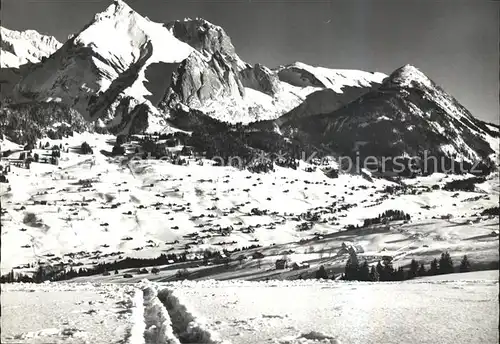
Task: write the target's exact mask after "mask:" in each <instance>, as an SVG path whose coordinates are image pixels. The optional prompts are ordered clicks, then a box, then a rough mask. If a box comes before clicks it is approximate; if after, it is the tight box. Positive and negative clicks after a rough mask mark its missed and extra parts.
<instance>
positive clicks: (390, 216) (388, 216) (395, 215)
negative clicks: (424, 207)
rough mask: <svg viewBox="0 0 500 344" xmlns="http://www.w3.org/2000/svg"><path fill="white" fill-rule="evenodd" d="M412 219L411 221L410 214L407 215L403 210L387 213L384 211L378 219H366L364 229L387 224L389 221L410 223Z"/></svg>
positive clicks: (390, 210)
mask: <svg viewBox="0 0 500 344" xmlns="http://www.w3.org/2000/svg"><path fill="white" fill-rule="evenodd" d="M410 219H411V216H410V214H406V213H405V212H404V211H402V210H392V209H389V210H387V211H384V212H383V213H382V214H379V215H378V217H375V218H371V219H365V221H364V223H363V227H367V226H370V225H374V224H380V223H387V222H389V221H398V220H406V221H409V220H410Z"/></svg>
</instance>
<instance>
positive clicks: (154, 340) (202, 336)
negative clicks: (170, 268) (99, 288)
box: [129, 282, 228, 344]
mask: <svg viewBox="0 0 500 344" xmlns="http://www.w3.org/2000/svg"><path fill="white" fill-rule="evenodd" d="M141 289H142V295H141V296H142V299H143V307H139V308H141V309H142V312H143V318H144V320H143V322H144V324H143V329H144V331H143V334H144V335H143V338H142V340H140V341H139V339H138V338H137V336H136V337H135V338H134V340H135V341H132V340H129V344H160V343H161V344H223V343H224V344H228V342H227V341H222V340H220V339H219V336H218V335H217V334H216V333H215V332H213V331H211V330H209V329H208V328H207V327H206V325H205V324H203V323H202V322H200V321H199V319H197V317H196V316H195V315H193V313H191V312H190V311H189V310H188V309H187V308H186V306H184V305H183V304H182V303H181V302H180V301H179V299H178V298H177V297H176V296H175V295H174V293H173V291H172V290H170V289H168V288H164V289H160V290H158V289H157V287H156V286H155V285H154V284H152V283H147V282H146V283H144V284H143V285H142V287H141ZM139 294H140V293H139ZM139 313H140V312H139ZM137 320H138V319H137ZM134 327H135V326H134ZM132 332H133V331H132ZM132 337H133V336H131V338H130V339H132Z"/></svg>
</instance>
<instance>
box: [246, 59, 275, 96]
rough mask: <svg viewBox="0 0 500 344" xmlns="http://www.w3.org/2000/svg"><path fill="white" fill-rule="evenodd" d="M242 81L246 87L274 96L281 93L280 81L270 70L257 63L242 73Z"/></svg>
mask: <svg viewBox="0 0 500 344" xmlns="http://www.w3.org/2000/svg"><path fill="white" fill-rule="evenodd" d="M240 79H241V82H242V84H243V86H244V87H248V88H251V89H254V90H256V91H260V92H262V93H265V94H267V95H270V96H273V95H274V94H276V93H277V92H278V91H279V80H278V77H277V76H276V74H274V73H273V72H272V71H271V70H270V69H269V68H267V67H265V66H263V65H261V64H259V63H257V64H256V65H255V66H253V67H251V66H247V68H245V69H243V70H241V71H240Z"/></svg>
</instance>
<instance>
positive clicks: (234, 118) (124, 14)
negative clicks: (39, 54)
mask: <svg viewBox="0 0 500 344" xmlns="http://www.w3.org/2000/svg"><path fill="white" fill-rule="evenodd" d="M104 33H105V34H104ZM2 73H3V74H4V73H6V71H4V70H3V71H2ZM18 74H19V73H18ZM20 74H21V75H20V77H21V79H22V80H21V81H20V82H19V83H17V85H16V86H15V88H14V91H15V92H14V95H13V98H14V102H24V101H31V102H33V101H35V102H39V101H54V102H63V103H64V104H66V105H68V106H71V107H72V108H73V109H75V110H76V111H78V112H79V113H80V114H81V115H83V116H84V117H85V118H86V119H87V120H89V121H98V123H99V125H100V126H101V127H102V126H104V127H106V128H108V129H110V130H111V131H112V132H115V133H119V132H130V133H137V132H141V131H144V130H146V131H149V132H153V131H164V130H167V129H168V126H166V122H165V120H168V118H169V114H170V112H171V111H172V110H173V109H176V107H177V106H178V105H182V106H183V107H188V108H191V109H193V110H199V111H201V112H203V113H205V114H207V115H209V116H210V117H212V118H215V119H218V120H220V121H224V122H229V123H237V122H242V123H249V122H254V121H257V120H265V119H274V118H277V117H279V116H281V115H283V114H284V113H287V112H288V111H290V110H291V109H293V108H295V107H296V106H298V105H299V104H301V103H302V102H303V101H304V100H305V98H306V97H307V95H309V94H310V93H312V92H315V91H318V90H324V89H328V90H331V91H330V93H331V92H334V94H335V96H336V98H337V99H338V100H336V102H340V103H342V104H343V103H347V102H348V101H350V100H352V98H353V97H352V95H351V94H347V95H346V94H344V91H343V90H344V89H345V88H356V89H357V90H358V91H359V93H360V94H361V93H363V92H364V91H365V88H367V87H368V88H369V87H371V85H372V84H377V83H379V82H380V81H381V79H383V77H384V76H385V75H383V74H381V73H375V74H373V73H368V72H362V71H344V70H331V69H326V68H320V67H312V66H308V65H306V64H303V63H295V64H293V65H290V66H286V67H280V68H278V69H277V70H271V69H269V68H267V67H265V66H262V65H260V64H256V65H254V66H251V65H250V64H248V63H245V62H244V61H243V60H242V59H241V58H240V57H239V56H238V55H237V54H236V52H235V48H234V46H233V45H232V43H231V39H230V37H229V36H228V35H227V33H226V32H225V31H224V29H222V28H221V27H219V26H216V25H214V24H212V23H210V22H208V21H206V20H204V19H201V18H196V19H184V20H183V21H175V22H172V23H168V24H160V23H154V22H152V21H150V20H149V19H147V18H145V17H143V16H141V15H140V14H138V13H137V12H135V11H134V10H133V9H131V8H130V7H129V6H128V5H127V4H126V3H125V2H123V1H120V0H117V1H114V2H113V4H112V5H111V6H109V7H108V8H107V9H106V10H105V11H104V12H102V13H99V14H97V15H96V16H95V18H94V19H93V20H92V21H91V22H90V23H89V24H88V25H86V27H85V28H83V29H82V30H81V31H80V32H78V33H76V34H75V35H73V36H72V37H71V38H70V39H69V40H68V41H67V42H66V43H65V44H64V45H63V46H62V47H60V49H59V50H57V52H56V53H54V54H53V56H51V57H50V58H47V59H45V60H44V61H42V62H40V63H38V64H36V65H34V66H33V67H32V68H30V69H29V70H26V71H23V72H22V73H20ZM302 74H304V75H305V74H307V75H308V76H310V79H311V80H312V81H311V82H302V83H301V82H299V81H298V80H300V78H301V76H300V75H302ZM13 79H15V78H13ZM315 80H321V81H315ZM9 96H10V94H9ZM328 109H331V107H329V108H328Z"/></svg>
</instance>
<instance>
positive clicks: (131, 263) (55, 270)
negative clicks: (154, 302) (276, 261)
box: [0, 245, 260, 283]
mask: <svg viewBox="0 0 500 344" xmlns="http://www.w3.org/2000/svg"><path fill="white" fill-rule="evenodd" d="M258 247H260V245H251V246H248V247H242V248H236V249H234V250H228V249H223V250H222V252H220V251H216V250H204V251H202V252H200V254H199V255H197V256H196V258H195V259H193V261H199V260H202V261H203V263H204V264H207V263H208V262H209V261H216V262H219V263H226V260H228V258H226V257H229V256H230V255H231V253H234V252H239V251H243V250H249V249H253V248H258ZM188 254H189V253H188V252H182V253H180V254H175V253H169V254H164V253H162V254H160V256H158V257H156V258H143V259H141V258H128V257H127V258H125V259H123V260H119V261H114V262H111V263H101V264H98V265H96V266H94V267H92V268H78V269H73V267H70V269H69V270H67V269H66V268H65V267H64V266H57V265H56V266H52V265H39V267H38V269H37V271H36V272H35V274H34V275H28V274H22V273H20V274H15V273H14V271H13V270H12V271H11V272H9V273H8V274H6V275H2V276H1V277H0V283H15V282H32V283H41V282H43V281H47V280H50V281H64V280H68V279H72V278H75V277H83V276H93V275H99V274H105V273H107V272H108V271H115V272H117V271H118V270H120V269H132V268H145V267H149V266H159V265H167V264H169V262H171V263H184V262H187V261H188ZM223 257H224V258H223ZM152 272H153V273H154V271H153V270H152Z"/></svg>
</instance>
